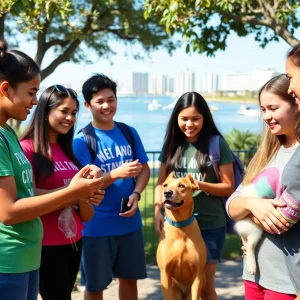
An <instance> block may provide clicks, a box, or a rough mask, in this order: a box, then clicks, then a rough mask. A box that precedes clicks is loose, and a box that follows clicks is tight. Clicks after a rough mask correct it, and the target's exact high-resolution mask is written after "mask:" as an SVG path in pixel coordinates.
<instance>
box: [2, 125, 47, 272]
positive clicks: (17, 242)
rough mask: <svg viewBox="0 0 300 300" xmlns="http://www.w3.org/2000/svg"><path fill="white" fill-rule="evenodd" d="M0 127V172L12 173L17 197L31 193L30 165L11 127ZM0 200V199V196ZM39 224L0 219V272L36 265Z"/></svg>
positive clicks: (17, 270)
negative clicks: (12, 223) (9, 221)
mask: <svg viewBox="0 0 300 300" xmlns="http://www.w3.org/2000/svg"><path fill="white" fill-rule="evenodd" d="M9 130H10V131H7V130H5V129H3V128H2V127H0V131H1V133H2V134H3V135H4V136H5V137H6V139H7V142H8V144H9V149H8V148H7V145H6V143H5V142H4V140H3V139H2V138H0V176H14V178H15V183H16V188H17V194H18V199H21V198H28V197H31V196H33V195H34V190H33V184H32V169H31V165H30V163H29V161H28V160H27V158H26V156H25V155H24V153H23V151H22V149H21V148H20V145H19V143H18V140H17V137H16V135H15V133H14V132H13V129H11V128H10V127H9ZM0 201H1V199H0ZM42 237H43V227H42V222H41V220H40V218H37V219H34V220H32V221H28V222H23V223H18V224H15V225H11V226H5V225H4V224H2V223H1V222H0V273H25V272H29V271H33V270H36V269H38V268H39V267H40V260H41V240H42Z"/></svg>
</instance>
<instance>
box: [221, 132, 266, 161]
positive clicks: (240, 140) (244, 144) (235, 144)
mask: <svg viewBox="0 0 300 300" xmlns="http://www.w3.org/2000/svg"><path fill="white" fill-rule="evenodd" d="M225 139H226V141H227V143H228V145H229V147H230V148H231V149H232V150H246V151H242V152H241V153H239V158H240V159H241V161H242V162H243V164H244V165H245V166H248V164H249V162H250V160H251V158H252V157H253V154H254V153H253V152H250V151H249V152H247V150H255V149H257V147H258V145H259V142H260V135H259V134H257V133H253V132H251V131H250V130H247V131H240V130H238V129H236V128H234V129H233V130H232V131H231V132H229V133H228V134H226V135H225Z"/></svg>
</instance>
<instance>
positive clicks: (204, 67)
mask: <svg viewBox="0 0 300 300" xmlns="http://www.w3.org/2000/svg"><path fill="white" fill-rule="evenodd" d="M112 44H113V45H114V48H115V51H116V53H117V54H116V56H113V57H111V59H110V60H108V59H102V58H100V59H98V58H96V57H95V56H94V55H93V54H90V55H89V58H90V59H91V60H94V63H93V64H92V65H87V64H83V63H82V64H78V65H76V64H74V63H71V62H66V63H63V64H62V65H60V66H59V67H58V68H57V69H56V70H55V72H54V73H53V74H51V75H50V76H49V77H47V78H46V79H45V80H44V81H43V83H42V86H49V85H52V84H56V83H61V84H62V83H71V84H72V86H73V87H77V88H78V89H79V90H80V89H81V85H82V83H83V82H84V81H85V80H86V79H87V78H89V77H90V76H91V75H92V74H94V73H104V74H105V75H107V76H109V77H111V78H113V79H114V80H116V81H117V83H118V85H122V84H121V83H122V82H123V80H124V78H125V74H126V73H127V72H128V71H131V72H140V73H146V72H147V73H149V75H150V76H152V75H159V74H168V75H170V76H172V77H174V76H175V74H177V73H179V72H180V71H181V70H185V69H190V70H191V71H194V72H197V73H199V74H205V73H208V72H212V73H216V74H220V73H223V72H231V71H233V72H239V71H240V72H248V71H252V70H254V69H266V68H270V69H274V70H276V71H277V72H279V73H283V72H285V60H286V53H287V51H288V50H289V49H290V48H291V47H290V46H289V45H288V44H287V43H286V42H284V41H280V42H278V43H276V42H273V43H270V44H269V45H267V46H266V48H265V49H262V48H260V47H259V45H258V43H257V42H255V41H254V39H253V36H251V35H250V36H248V37H245V38H239V37H237V36H236V35H235V34H231V36H230V38H229V40H228V45H227V49H226V51H225V52H222V51H217V53H216V56H215V57H206V56H205V55H200V54H195V53H193V54H186V53H185V51H184V46H182V48H180V49H177V50H175V51H174V54H173V56H170V55H169V54H168V53H167V51H165V50H158V51H155V52H153V53H152V54H150V57H148V56H147V54H145V55H146V57H145V59H144V60H142V61H140V60H134V59H133V58H132V57H131V56H130V55H129V56H126V55H124V52H126V51H127V52H128V47H125V46H124V45H122V44H120V43H116V42H113V43H112ZM22 45H23V47H22V50H23V51H25V52H27V53H28V54H29V55H32V54H33V53H35V49H34V45H33V44H29V43H27V44H26V43H24V44H22ZM135 47H138V46H135ZM129 49H130V47H129ZM51 59H53V54H52V53H47V57H46V58H45V61H44V63H43V65H42V67H45V66H47V64H48V63H49V62H50V61H51ZM112 61H113V62H114V64H111V62H112Z"/></svg>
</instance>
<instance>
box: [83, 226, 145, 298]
mask: <svg viewBox="0 0 300 300" xmlns="http://www.w3.org/2000/svg"><path fill="white" fill-rule="evenodd" d="M113 276H114V277H116V278H124V279H144V278H146V277H147V273H146V263H145V252H144V239H143V233H142V230H141V229H139V230H137V231H135V232H131V233H128V234H125V235H120V236H104V237H83V238H82V259H81V284H82V285H85V286H86V290H87V291H88V292H101V291H103V290H105V289H106V288H107V286H108V285H109V284H110V283H111V281H112V279H113Z"/></svg>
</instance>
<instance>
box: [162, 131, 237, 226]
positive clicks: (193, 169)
mask: <svg viewBox="0 0 300 300" xmlns="http://www.w3.org/2000/svg"><path fill="white" fill-rule="evenodd" d="M196 151H197V148H196V145H195V144H193V143H187V144H186V145H185V152H184V154H183V157H182V158H181V161H180V162H179V163H178V164H177V168H175V169H174V170H173V171H174V175H175V177H185V176H186V174H187V173H190V174H191V175H192V176H193V177H194V178H195V179H196V180H198V181H204V182H210V183H218V179H217V176H216V174H215V172H214V169H213V166H212V164H211V161H210V159H209V156H207V159H206V164H207V170H206V173H205V174H201V173H200V170H199V164H198V162H197V160H196V158H195V154H196ZM160 160H161V161H162V162H163V163H165V162H166V158H160ZM231 162H233V157H232V154H231V151H230V149H229V146H228V145H227V143H226V141H225V140H224V139H223V138H222V137H221V138H220V165H225V164H228V163H231ZM193 197H194V213H195V214H197V215H196V219H197V221H198V223H199V226H200V228H201V230H203V229H216V228H220V227H222V226H225V225H226V216H225V213H226V212H225V208H224V204H223V202H222V200H221V198H220V197H219V196H213V195H210V194H207V193H205V192H203V191H196V192H195V193H194V195H193Z"/></svg>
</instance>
